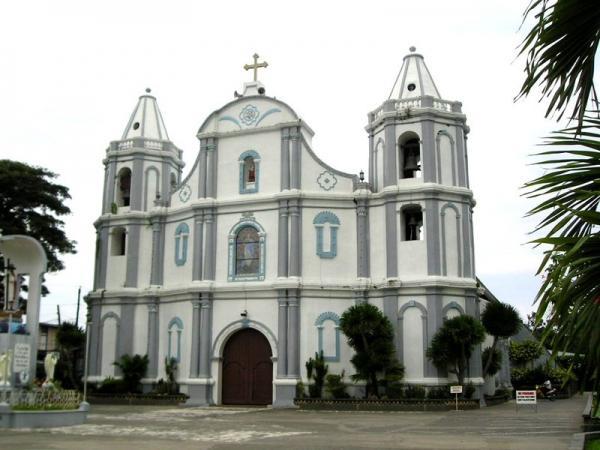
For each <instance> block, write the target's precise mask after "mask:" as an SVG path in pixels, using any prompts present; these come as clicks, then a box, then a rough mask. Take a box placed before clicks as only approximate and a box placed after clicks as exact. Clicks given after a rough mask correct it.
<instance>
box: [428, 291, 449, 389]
mask: <svg viewBox="0 0 600 450" xmlns="http://www.w3.org/2000/svg"><path fill="white" fill-rule="evenodd" d="M426 298H427V330H423V331H424V332H426V333H427V348H429V346H430V345H431V340H432V339H433V336H434V335H435V333H437V330H438V329H439V328H440V327H441V326H442V320H443V319H442V296H441V294H440V292H439V291H438V290H437V289H427V297H426ZM426 360H427V365H426V366H425V376H426V377H439V376H444V375H447V374H441V373H440V371H439V370H438V369H437V367H435V366H434V365H433V363H432V362H431V360H429V358H426Z"/></svg>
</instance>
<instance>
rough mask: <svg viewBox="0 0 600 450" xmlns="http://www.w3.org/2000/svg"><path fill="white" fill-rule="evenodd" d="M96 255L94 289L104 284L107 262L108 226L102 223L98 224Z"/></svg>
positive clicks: (102, 286)
mask: <svg viewBox="0 0 600 450" xmlns="http://www.w3.org/2000/svg"><path fill="white" fill-rule="evenodd" d="M97 233H98V239H99V241H98V250H97V251H98V255H97V257H96V258H97V259H96V266H97V267H96V274H97V276H96V278H95V280H94V289H102V288H104V287H105V286H106V265H107V263H108V237H109V236H108V227H107V226H106V225H104V224H100V225H99V230H98V232H97Z"/></svg>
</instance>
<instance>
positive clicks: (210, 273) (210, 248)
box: [204, 209, 217, 280]
mask: <svg viewBox="0 0 600 450" xmlns="http://www.w3.org/2000/svg"><path fill="white" fill-rule="evenodd" d="M216 221H217V216H216V214H215V210H214V209H208V210H206V212H205V213H204V222H205V223H206V246H205V250H206V254H205V255H204V279H205V280H214V279H215V268H216V265H215V264H216V262H215V257H216V251H217V245H216V240H217V226H216Z"/></svg>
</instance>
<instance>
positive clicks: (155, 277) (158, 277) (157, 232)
mask: <svg viewBox="0 0 600 450" xmlns="http://www.w3.org/2000/svg"><path fill="white" fill-rule="evenodd" d="M150 221H151V223H152V266H151V269H150V284H151V285H154V286H157V285H161V284H162V278H163V264H164V263H163V261H164V259H163V253H164V223H163V221H162V219H161V218H160V217H156V216H155V217H152V218H151V219H150Z"/></svg>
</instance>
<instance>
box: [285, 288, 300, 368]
mask: <svg viewBox="0 0 600 450" xmlns="http://www.w3.org/2000/svg"><path fill="white" fill-rule="evenodd" d="M288 292H289V298H288V354H287V370H288V375H289V376H290V377H293V378H298V377H300V298H299V291H298V289H290V290H289V291H288Z"/></svg>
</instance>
